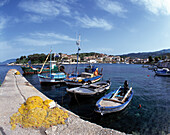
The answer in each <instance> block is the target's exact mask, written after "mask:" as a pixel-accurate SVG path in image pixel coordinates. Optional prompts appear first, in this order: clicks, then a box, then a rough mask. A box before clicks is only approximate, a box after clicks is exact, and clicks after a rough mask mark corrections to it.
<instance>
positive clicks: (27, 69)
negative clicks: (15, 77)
mask: <svg viewBox="0 0 170 135" xmlns="http://www.w3.org/2000/svg"><path fill="white" fill-rule="evenodd" d="M21 69H22V71H23V72H24V73H23V74H38V73H39V72H40V68H32V67H25V66H22V67H21ZM57 71H58V70H55V69H52V72H57ZM49 72H50V69H49V68H44V69H43V70H42V72H41V73H49Z"/></svg>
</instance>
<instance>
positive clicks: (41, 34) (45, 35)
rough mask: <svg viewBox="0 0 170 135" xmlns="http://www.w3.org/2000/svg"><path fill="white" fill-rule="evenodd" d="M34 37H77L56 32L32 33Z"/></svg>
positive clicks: (62, 38)
mask: <svg viewBox="0 0 170 135" xmlns="http://www.w3.org/2000/svg"><path fill="white" fill-rule="evenodd" d="M31 35H32V36H33V37H38V38H42V39H44V38H53V39H59V40H66V41H75V40H76V39H74V38H71V37H69V36H67V35H61V34H56V33H32V34H31Z"/></svg>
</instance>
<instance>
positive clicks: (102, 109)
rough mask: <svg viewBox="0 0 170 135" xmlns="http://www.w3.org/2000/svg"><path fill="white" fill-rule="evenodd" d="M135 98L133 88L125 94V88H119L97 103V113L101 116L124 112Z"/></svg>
mask: <svg viewBox="0 0 170 135" xmlns="http://www.w3.org/2000/svg"><path fill="white" fill-rule="evenodd" d="M132 97H133V90H132V87H131V88H130V89H129V90H128V91H127V92H126V93H124V88H121V86H120V87H119V89H117V90H113V91H111V92H110V93H108V94H106V95H105V96H103V97H102V98H100V99H99V100H98V101H97V103H96V109H95V112H97V113H100V114H101V115H103V114H106V113H112V112H118V111H121V110H123V109H124V108H125V107H126V106H127V105H128V104H129V103H130V101H131V99H132Z"/></svg>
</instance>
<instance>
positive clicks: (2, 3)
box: [0, 0, 9, 7]
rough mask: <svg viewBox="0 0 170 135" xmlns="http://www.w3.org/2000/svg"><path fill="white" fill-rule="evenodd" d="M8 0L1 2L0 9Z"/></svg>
mask: <svg viewBox="0 0 170 135" xmlns="http://www.w3.org/2000/svg"><path fill="white" fill-rule="evenodd" d="M8 1H9V0H1V1H0V7H2V6H4V5H5V4H6V3H7V2H8Z"/></svg>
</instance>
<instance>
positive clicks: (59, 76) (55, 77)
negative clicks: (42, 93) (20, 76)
mask: <svg viewBox="0 0 170 135" xmlns="http://www.w3.org/2000/svg"><path fill="white" fill-rule="evenodd" d="M50 53H51V51H50ZM51 57H52V56H51V55H50V73H49V74H41V71H42V70H43V66H44V65H43V66H42V68H41V71H40V73H39V74H38V79H39V81H40V83H41V84H42V83H48V84H54V83H62V82H64V79H65V78H66V72H65V71H64V66H61V65H58V66H56V61H51ZM45 62H46V61H45ZM45 62H44V64H45ZM54 67H55V68H56V69H57V70H56V72H55V73H53V71H52V69H53V68H54Z"/></svg>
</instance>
